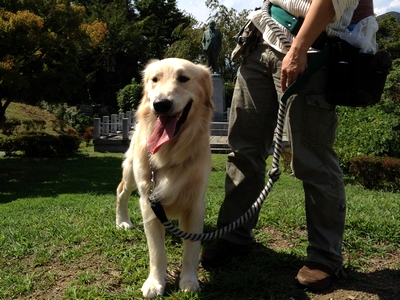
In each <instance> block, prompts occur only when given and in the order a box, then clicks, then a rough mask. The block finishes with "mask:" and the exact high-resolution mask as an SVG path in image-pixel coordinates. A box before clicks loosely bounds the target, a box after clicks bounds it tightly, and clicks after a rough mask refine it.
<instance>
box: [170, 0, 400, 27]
mask: <svg viewBox="0 0 400 300" xmlns="http://www.w3.org/2000/svg"><path fill="white" fill-rule="evenodd" d="M262 2H263V1H262V0H246V1H244V0H219V4H221V5H224V6H226V7H227V8H228V9H229V8H234V9H235V10H236V11H238V12H241V11H242V10H244V9H250V10H252V9H254V8H256V7H257V6H258V7H260V6H261V5H262ZM177 3H178V8H179V9H180V10H182V11H183V10H184V11H186V12H187V13H189V14H192V15H193V16H194V17H195V18H196V19H197V20H198V21H199V22H203V23H205V22H206V21H207V18H208V16H209V13H210V12H209V10H208V8H207V7H206V5H205V4H204V3H205V1H196V0H177ZM389 11H397V12H400V0H374V12H375V14H376V15H377V16H379V15H382V14H384V13H386V12H389Z"/></svg>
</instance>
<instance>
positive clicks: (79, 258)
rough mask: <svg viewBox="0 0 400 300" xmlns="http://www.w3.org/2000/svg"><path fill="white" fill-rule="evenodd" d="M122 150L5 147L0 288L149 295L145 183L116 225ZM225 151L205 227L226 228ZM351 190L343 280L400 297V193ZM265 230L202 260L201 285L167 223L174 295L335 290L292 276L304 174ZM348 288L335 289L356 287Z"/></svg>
mask: <svg viewBox="0 0 400 300" xmlns="http://www.w3.org/2000/svg"><path fill="white" fill-rule="evenodd" d="M122 159H123V155H122V154H99V153H94V152H93V148H88V149H84V150H83V151H82V152H81V153H80V154H79V155H78V156H77V157H76V158H70V159H32V158H22V157H0V299H141V298H142V297H141V292H140V287H141V285H142V284H143V282H144V280H145V279H146V278H147V275H148V255H147V246H146V240H145V235H144V232H143V226H142V223H141V215H140V210H139V207H138V203H137V198H138V197H137V195H136V194H134V195H132V197H131V201H130V206H129V210H130V215H131V219H132V222H133V223H134V224H135V228H134V230H131V231H121V230H117V229H116V228H115V189H116V187H117V185H118V183H119V181H120V178H121V162H122ZM225 159H226V156H225V155H213V172H212V176H211V180H210V184H209V187H208V192H207V202H208V203H207V213H206V220H205V230H206V231H213V230H215V224H216V219H217V215H218V209H219V205H220V203H221V201H222V199H223V193H224V191H223V185H224V177H225ZM346 191H347V196H348V207H347V211H348V217H347V223H346V232H345V240H344V251H345V258H346V259H345V263H344V267H345V268H346V272H347V273H348V275H349V276H348V278H347V279H346V280H342V281H339V282H338V283H337V284H336V285H335V286H334V289H336V290H342V291H345V292H344V293H343V295H346V293H347V294H349V295H350V294H351V293H353V294H357V293H364V294H365V295H372V296H373V297H378V298H373V297H372V298H370V299H396V297H397V298H399V297H400V291H399V286H400V271H399V269H400V259H399V256H400V251H399V246H400V220H399V219H400V195H399V194H398V193H397V194H395V193H389V192H380V191H366V190H363V189H362V188H361V187H360V186H358V185H355V184H354V185H353V184H351V183H349V184H348V185H347V186H346ZM255 237H256V245H255V249H254V251H253V252H252V255H249V256H248V257H245V258H242V259H240V260H236V261H234V262H233V263H232V264H231V265H230V266H228V267H227V268H223V269H220V270H215V271H206V270H204V269H202V268H199V278H200V281H201V288H202V291H201V293H199V294H184V293H182V292H179V288H178V277H179V270H180V259H181V255H182V243H181V240H180V239H179V238H177V237H175V236H172V235H171V234H167V240H166V244H167V254H168V258H169V266H168V274H169V278H168V285H167V289H166V293H165V297H164V299H310V297H312V299H329V297H327V295H328V294H324V295H322V296H324V297H325V298H318V297H319V295H315V294H311V293H308V292H306V291H303V290H301V289H298V288H296V287H295V285H294V284H293V283H294V276H295V275H296V273H297V270H298V268H300V267H301V266H302V263H303V261H304V259H305V256H306V247H307V234H306V229H305V212H304V205H303V195H302V187H301V182H300V181H299V180H296V179H295V178H293V177H291V176H290V175H289V174H286V173H284V174H283V175H282V176H281V179H280V180H279V181H278V182H277V183H276V184H275V186H274V188H273V189H272V192H271V194H270V195H269V196H268V198H267V200H266V202H265V204H264V205H263V207H262V210H261V212H260V219H259V222H258V225H257V228H256V229H255ZM371 280H372V281H371ZM396 283H397V289H396ZM328 293H334V291H333V290H331V291H328ZM338 295H339V294H336V297H335V298H334V299H346V298H340V297H338ZM396 295H397V296H396ZM343 297H344V296H343ZM357 299H362V298H357Z"/></svg>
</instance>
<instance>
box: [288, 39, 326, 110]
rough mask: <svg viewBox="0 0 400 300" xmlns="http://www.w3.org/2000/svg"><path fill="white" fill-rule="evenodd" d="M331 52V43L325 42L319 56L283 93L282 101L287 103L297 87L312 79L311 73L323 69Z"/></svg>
mask: <svg viewBox="0 0 400 300" xmlns="http://www.w3.org/2000/svg"><path fill="white" fill-rule="evenodd" d="M328 54H329V45H328V44H325V46H324V47H323V48H322V50H321V52H320V53H319V54H318V55H317V57H316V58H315V59H314V60H313V61H312V62H311V64H310V65H309V66H308V67H307V68H306V69H305V70H304V72H303V74H301V75H300V76H299V77H298V78H297V79H296V80H295V81H294V82H293V83H292V84H291V85H290V86H289V87H288V88H287V89H286V91H285V93H284V94H283V95H282V98H281V101H282V102H284V103H286V102H287V100H288V99H289V97H290V96H292V95H293V94H295V93H296V91H297V89H298V88H299V87H301V86H303V85H305V84H306V83H307V82H308V80H309V79H310V77H311V75H312V74H314V73H315V72H316V71H318V70H319V69H321V67H322V66H323V65H324V63H326V61H327V58H328Z"/></svg>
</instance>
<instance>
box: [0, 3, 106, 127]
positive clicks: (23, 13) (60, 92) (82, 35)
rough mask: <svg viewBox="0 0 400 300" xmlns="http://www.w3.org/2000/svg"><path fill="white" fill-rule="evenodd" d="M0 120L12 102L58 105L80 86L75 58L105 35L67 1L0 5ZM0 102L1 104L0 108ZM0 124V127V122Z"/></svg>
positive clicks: (81, 9) (102, 27)
mask: <svg viewBox="0 0 400 300" xmlns="http://www.w3.org/2000/svg"><path fill="white" fill-rule="evenodd" d="M0 7H2V8H1V9H0V99H4V100H2V101H1V106H0V118H1V119H3V121H2V122H4V116H5V111H6V109H7V107H8V105H9V104H10V103H11V102H12V101H14V100H21V101H25V102H27V103H31V104H36V103H37V102H38V101H40V100H45V101H48V102H62V101H66V100H67V99H69V97H70V96H71V94H72V93H73V92H74V90H76V89H77V87H79V86H80V84H81V82H82V80H83V79H84V74H83V73H82V71H81V70H80V69H79V68H78V57H79V54H80V53H82V52H84V51H86V49H90V48H91V47H94V46H96V45H97V44H98V43H99V42H100V41H101V40H102V39H103V38H104V36H105V35H106V34H107V28H106V25H105V24H104V23H103V22H101V21H98V20H95V21H93V22H91V23H86V22H85V18H86V13H85V8H84V7H83V6H80V5H76V4H73V3H71V2H70V1H68V0H56V1H54V0H43V1H36V0H16V1H9V0H0ZM3 101H4V103H3ZM0 123H1V122H0Z"/></svg>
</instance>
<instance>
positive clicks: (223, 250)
mask: <svg viewBox="0 0 400 300" xmlns="http://www.w3.org/2000/svg"><path fill="white" fill-rule="evenodd" d="M252 248H253V246H252V243H250V244H246V245H239V244H234V243H231V242H228V241H226V240H224V239H220V238H219V239H217V240H215V242H213V243H212V244H211V245H208V246H207V247H206V248H205V249H203V251H202V252H201V253H200V263H201V264H202V266H203V267H204V268H206V269H207V268H216V267H221V266H224V265H226V264H228V263H229V262H230V261H231V260H232V258H234V257H235V256H243V255H247V254H249V253H250V252H251V250H252Z"/></svg>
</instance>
